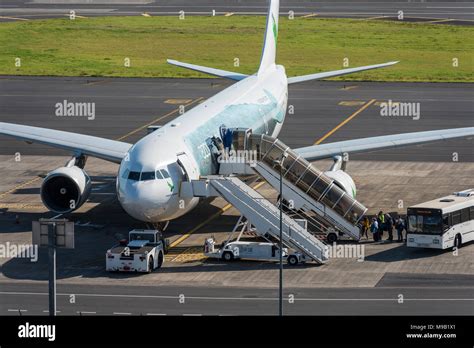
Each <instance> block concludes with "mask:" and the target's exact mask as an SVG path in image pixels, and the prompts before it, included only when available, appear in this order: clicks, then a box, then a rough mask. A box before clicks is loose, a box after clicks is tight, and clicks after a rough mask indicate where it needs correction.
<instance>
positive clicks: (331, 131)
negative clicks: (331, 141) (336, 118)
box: [314, 99, 376, 145]
mask: <svg viewBox="0 0 474 348" xmlns="http://www.w3.org/2000/svg"><path fill="white" fill-rule="evenodd" d="M375 101H376V99H372V100H370V101H368V102H367V103H366V104H365V105H363V106H362V107H361V108H360V109H359V110H357V111H356V112H354V113H353V114H352V115H350V116H349V117H348V118H346V119H345V120H344V121H342V122H341V123H339V124H338V125H337V126H336V127H334V128H333V129H332V130H330V131H329V132H327V133H326V134H325V135H324V136H323V137H322V138H320V139H319V140H317V141H316V142H315V143H314V145H319V144H321V143H322V142H323V141H324V140H325V139H326V138H327V137H329V136H330V135H331V134H333V133H334V132H336V131H337V130H338V129H339V128H341V127H342V126H344V125H345V124H346V123H347V122H349V121H350V120H352V119H353V118H354V117H356V116H357V115H359V114H360V113H361V112H362V111H364V110H365V109H367V108H368V107H369V106H371V105H372V104H373V103H375Z"/></svg>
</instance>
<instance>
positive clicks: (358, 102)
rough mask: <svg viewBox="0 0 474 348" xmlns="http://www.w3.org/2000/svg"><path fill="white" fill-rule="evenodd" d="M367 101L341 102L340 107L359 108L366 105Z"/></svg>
mask: <svg viewBox="0 0 474 348" xmlns="http://www.w3.org/2000/svg"><path fill="white" fill-rule="evenodd" d="M364 104H365V101H362V100H341V101H340V102H339V103H338V105H341V106H359V105H364Z"/></svg>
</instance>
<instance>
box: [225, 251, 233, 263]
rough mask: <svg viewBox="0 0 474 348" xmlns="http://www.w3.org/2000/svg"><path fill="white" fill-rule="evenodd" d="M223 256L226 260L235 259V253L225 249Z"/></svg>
mask: <svg viewBox="0 0 474 348" xmlns="http://www.w3.org/2000/svg"><path fill="white" fill-rule="evenodd" d="M222 258H223V259H224V260H225V261H232V260H233V259H234V255H233V254H232V253H231V252H230V251H225V252H224V253H223V254H222Z"/></svg>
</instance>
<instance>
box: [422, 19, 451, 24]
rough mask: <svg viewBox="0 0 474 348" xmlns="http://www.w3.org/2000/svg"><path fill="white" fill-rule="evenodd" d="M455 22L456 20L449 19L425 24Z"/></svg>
mask: <svg viewBox="0 0 474 348" xmlns="http://www.w3.org/2000/svg"><path fill="white" fill-rule="evenodd" d="M455 20H456V19H451V18H447V19H439V20H436V21H430V22H425V23H427V24H434V23H444V22H452V21H455Z"/></svg>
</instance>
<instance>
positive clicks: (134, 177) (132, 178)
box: [128, 172, 140, 181]
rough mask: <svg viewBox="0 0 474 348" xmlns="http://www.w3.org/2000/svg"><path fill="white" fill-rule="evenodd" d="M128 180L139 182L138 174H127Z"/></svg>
mask: <svg viewBox="0 0 474 348" xmlns="http://www.w3.org/2000/svg"><path fill="white" fill-rule="evenodd" d="M128 178H129V179H130V180H133V181H138V180H140V172H130V174H128Z"/></svg>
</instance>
